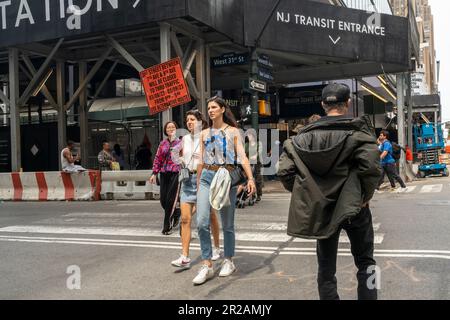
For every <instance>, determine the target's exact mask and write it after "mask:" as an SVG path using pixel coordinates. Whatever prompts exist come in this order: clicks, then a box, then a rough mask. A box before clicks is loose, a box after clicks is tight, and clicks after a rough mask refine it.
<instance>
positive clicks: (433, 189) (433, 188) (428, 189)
mask: <svg viewBox="0 0 450 320" xmlns="http://www.w3.org/2000/svg"><path fill="white" fill-rule="evenodd" d="M443 188H444V186H443V185H442V184H432V185H426V186H423V187H422V190H420V193H439V192H441V191H442V189H443Z"/></svg>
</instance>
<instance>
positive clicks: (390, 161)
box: [378, 130, 406, 190]
mask: <svg viewBox="0 0 450 320" xmlns="http://www.w3.org/2000/svg"><path fill="white" fill-rule="evenodd" d="M378 141H379V142H380V146H379V149H380V160H381V166H382V168H383V174H382V175H381V178H380V182H379V183H378V189H379V188H380V186H381V184H382V183H383V182H384V175H385V174H387V176H388V179H389V182H390V183H391V187H392V190H396V186H395V180H397V181H398V183H400V186H401V188H402V189H406V185H405V183H404V182H403V180H402V178H401V177H400V176H399V175H398V174H397V170H396V167H395V159H394V157H393V156H392V152H393V150H392V144H391V142H390V141H389V132H388V131H386V130H383V131H381V133H380V137H379V138H378Z"/></svg>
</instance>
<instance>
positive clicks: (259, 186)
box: [255, 163, 263, 197]
mask: <svg viewBox="0 0 450 320" xmlns="http://www.w3.org/2000/svg"><path fill="white" fill-rule="evenodd" d="M261 168H262V165H261V164H260V163H258V164H256V165H255V184H256V194H257V196H258V197H261V196H262V192H263V178H262V175H261Z"/></svg>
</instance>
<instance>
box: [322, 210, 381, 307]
mask: <svg viewBox="0 0 450 320" xmlns="http://www.w3.org/2000/svg"><path fill="white" fill-rule="evenodd" d="M342 229H344V230H345V231H346V232H347V235H348V237H349V239H350V244H351V251H352V255H353V259H354V261H355V265H356V267H357V268H358V273H357V274H356V276H357V279H358V299H359V300H376V299H377V289H376V288H374V289H369V286H368V285H367V282H368V280H369V282H370V283H372V282H371V281H370V280H371V279H370V277H373V275H374V273H373V272H372V273H368V271H369V270H371V269H369V267H371V266H372V268H373V266H375V265H376V262H375V260H374V259H373V251H374V246H373V242H374V234H373V226H372V213H371V212H370V209H369V208H364V209H362V210H361V212H360V213H359V214H358V215H357V216H356V217H355V218H353V219H352V220H351V221H350V222H348V221H347V222H346V223H344V224H343V225H342V226H341V228H340V229H339V231H338V232H337V233H336V234H335V235H334V236H332V237H331V238H329V239H326V240H318V241H317V260H318V264H319V273H318V278H317V283H318V286H319V296H320V299H321V300H339V295H338V293H337V280H336V259H337V251H338V244H339V235H340V233H341V230H342Z"/></svg>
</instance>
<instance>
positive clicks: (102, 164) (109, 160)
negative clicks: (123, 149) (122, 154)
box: [97, 141, 114, 171]
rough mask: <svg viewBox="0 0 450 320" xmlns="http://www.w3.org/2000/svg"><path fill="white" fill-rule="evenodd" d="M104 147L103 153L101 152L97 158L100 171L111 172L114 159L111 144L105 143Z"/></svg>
mask: <svg viewBox="0 0 450 320" xmlns="http://www.w3.org/2000/svg"><path fill="white" fill-rule="evenodd" d="M102 147H103V149H102V151H100V152H99V153H98V156H97V159H98V166H99V169H100V171H111V170H112V166H113V162H114V158H113V156H112V154H111V147H110V145H109V142H108V141H103V142H102Z"/></svg>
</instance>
